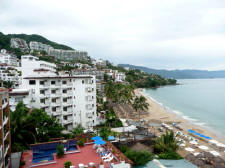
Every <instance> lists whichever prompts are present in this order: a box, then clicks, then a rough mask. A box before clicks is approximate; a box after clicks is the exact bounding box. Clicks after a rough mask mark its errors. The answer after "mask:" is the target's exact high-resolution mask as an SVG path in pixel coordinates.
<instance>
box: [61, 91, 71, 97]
mask: <svg viewBox="0 0 225 168" xmlns="http://www.w3.org/2000/svg"><path fill="white" fill-rule="evenodd" d="M72 95H73V92H72V91H67V92H66V93H63V94H62V97H70V96H72Z"/></svg>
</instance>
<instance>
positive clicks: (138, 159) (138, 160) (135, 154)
mask: <svg viewBox="0 0 225 168" xmlns="http://www.w3.org/2000/svg"><path fill="white" fill-rule="evenodd" d="M124 154H125V155H126V156H127V157H128V158H129V159H130V160H132V161H133V162H134V165H145V164H146V163H147V162H149V161H151V160H152V159H153V157H154V155H153V154H152V153H150V152H147V151H134V150H128V151H126V152H125V153H124Z"/></svg>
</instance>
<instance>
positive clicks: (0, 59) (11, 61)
mask: <svg viewBox="0 0 225 168" xmlns="http://www.w3.org/2000/svg"><path fill="white" fill-rule="evenodd" d="M0 64H7V65H10V66H19V60H18V59H17V57H16V56H15V55H13V54H10V53H7V51H6V50H5V49H1V52H0Z"/></svg>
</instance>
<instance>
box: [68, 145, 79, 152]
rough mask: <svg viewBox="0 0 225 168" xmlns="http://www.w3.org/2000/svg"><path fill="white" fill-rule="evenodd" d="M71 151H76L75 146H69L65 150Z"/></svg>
mask: <svg viewBox="0 0 225 168" xmlns="http://www.w3.org/2000/svg"><path fill="white" fill-rule="evenodd" d="M73 150H77V147H76V145H74V146H70V147H69V148H67V149H66V151H73Z"/></svg>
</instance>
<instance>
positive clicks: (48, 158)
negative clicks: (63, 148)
mask: <svg viewBox="0 0 225 168" xmlns="http://www.w3.org/2000/svg"><path fill="white" fill-rule="evenodd" d="M51 160H54V157H53V155H48V156H40V157H36V158H33V160H32V163H40V162H47V161H51Z"/></svg>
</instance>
